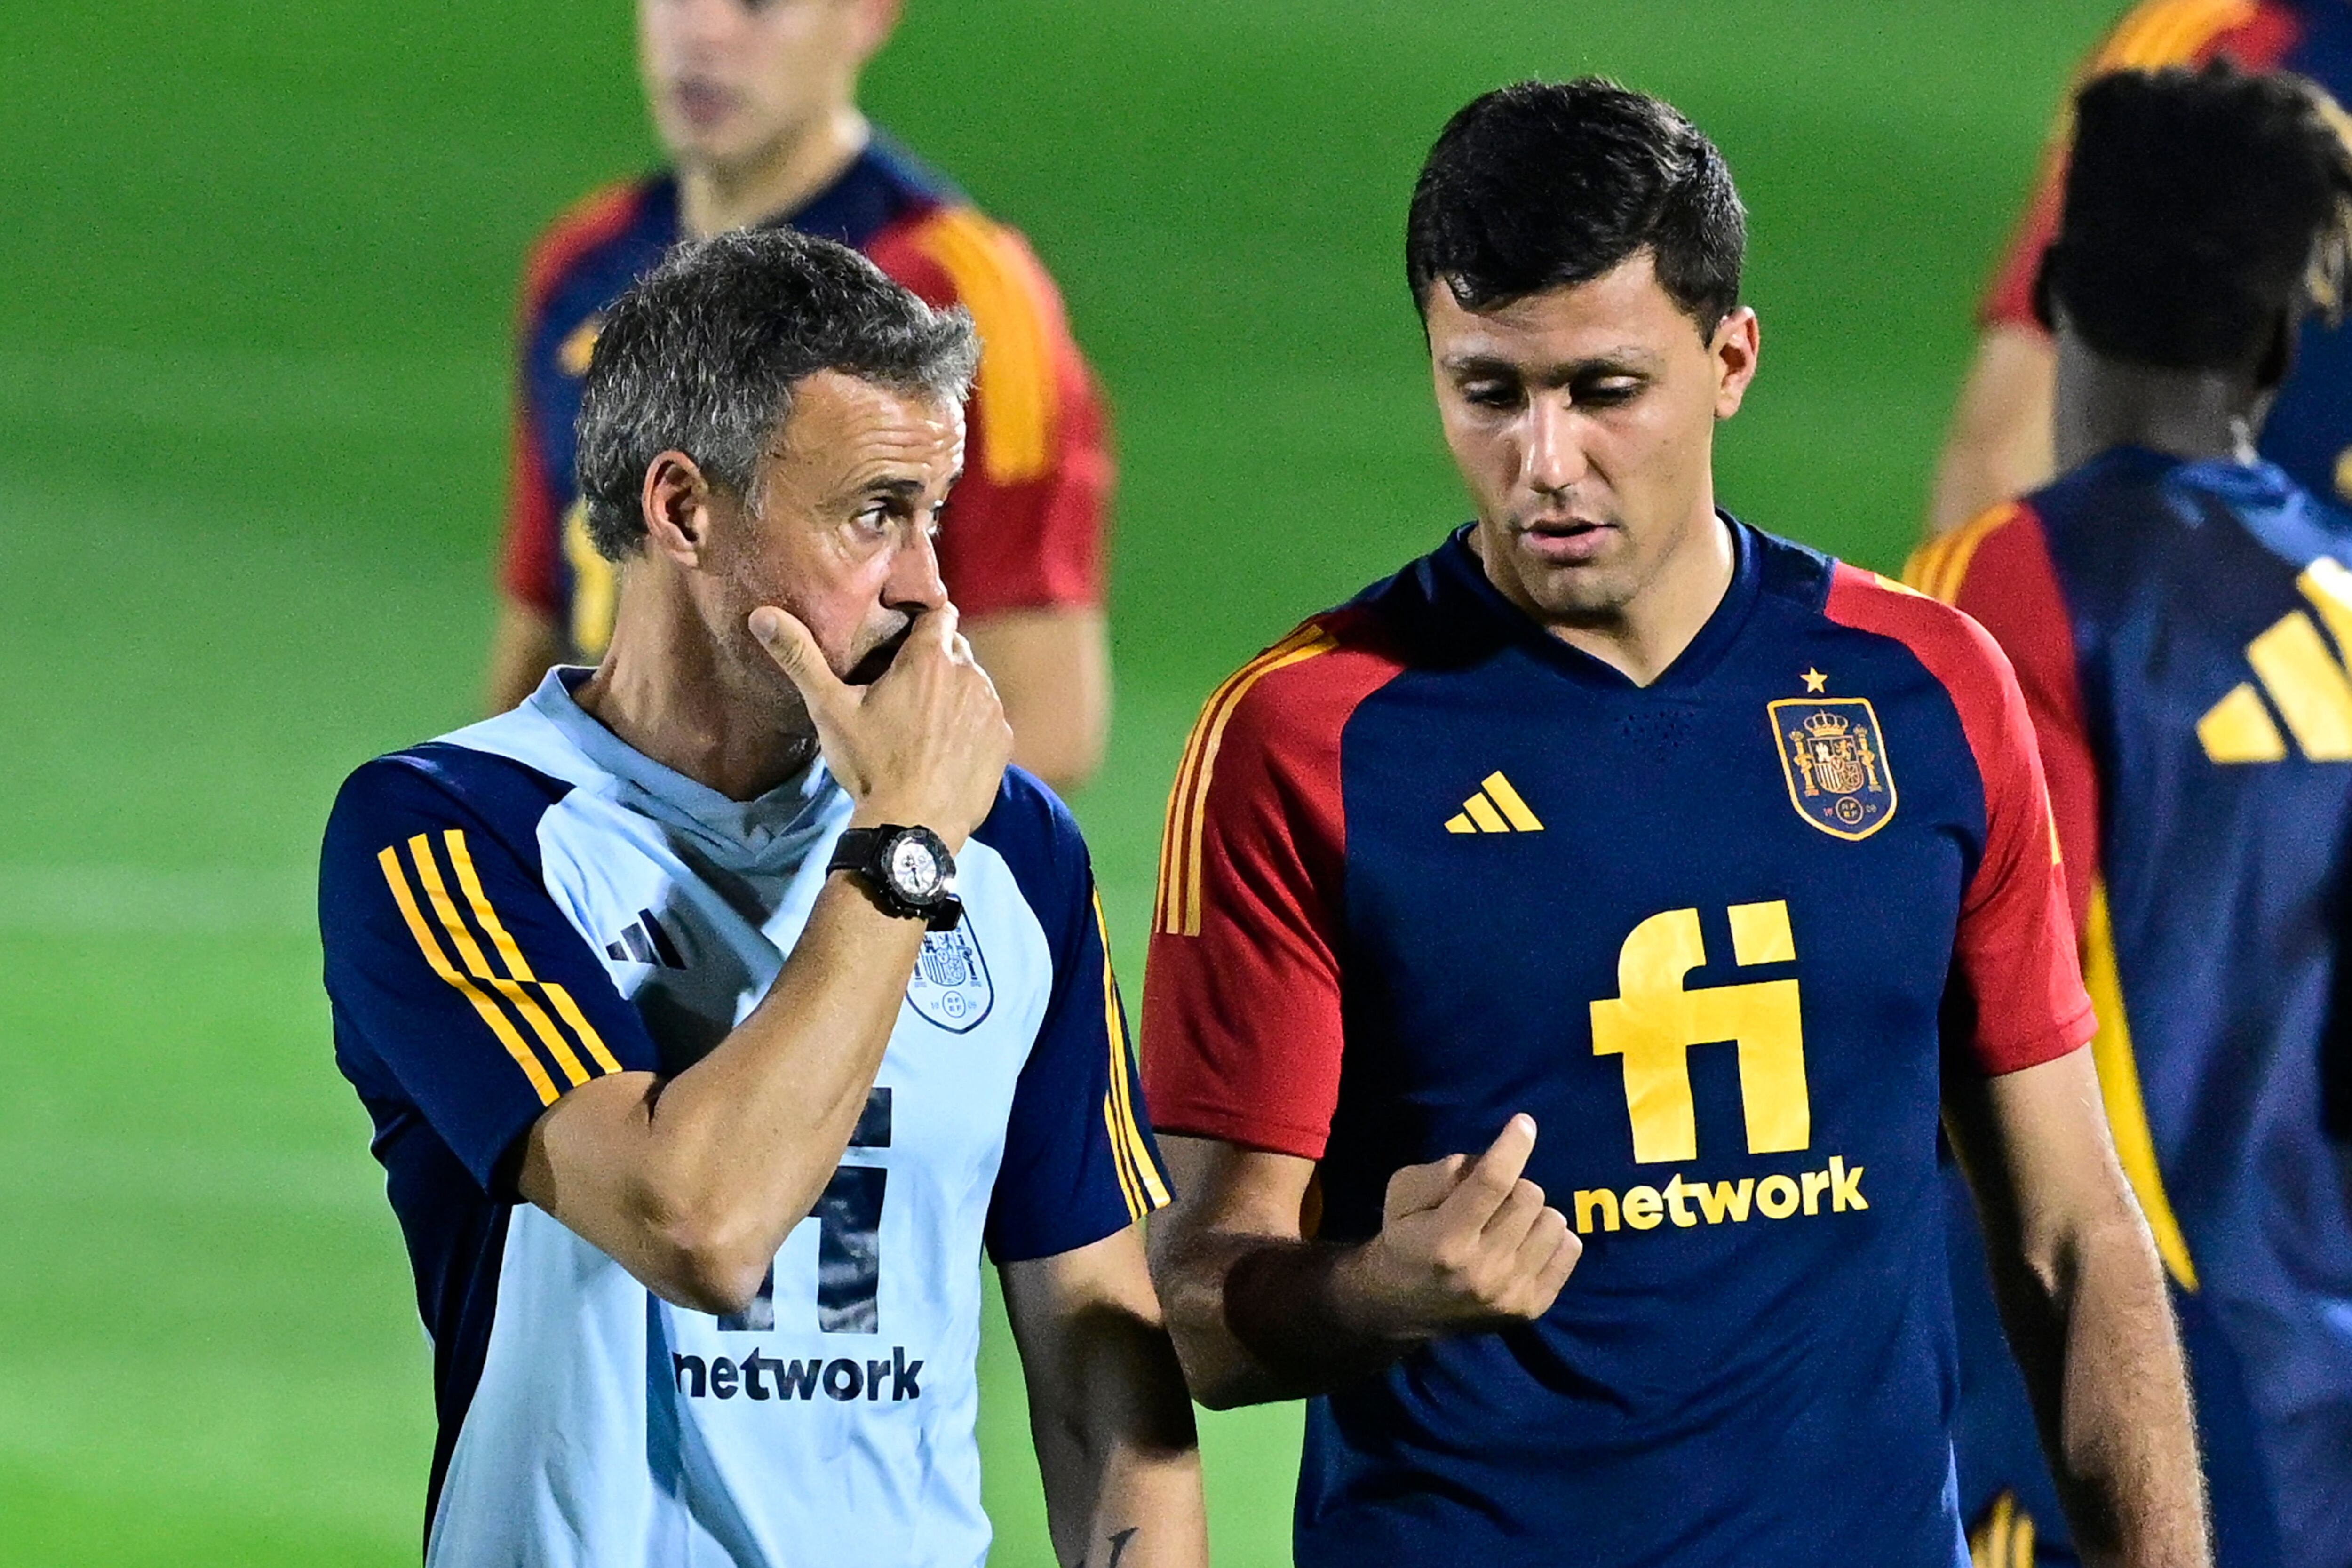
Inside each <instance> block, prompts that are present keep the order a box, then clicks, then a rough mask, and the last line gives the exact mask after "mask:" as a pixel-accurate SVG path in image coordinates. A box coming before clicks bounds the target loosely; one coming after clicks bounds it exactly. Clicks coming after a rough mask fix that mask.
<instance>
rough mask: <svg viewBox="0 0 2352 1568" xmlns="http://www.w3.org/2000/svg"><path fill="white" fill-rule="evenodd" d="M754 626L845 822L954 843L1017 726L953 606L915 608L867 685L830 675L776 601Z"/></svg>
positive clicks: (991, 789) (803, 630)
mask: <svg viewBox="0 0 2352 1568" xmlns="http://www.w3.org/2000/svg"><path fill="white" fill-rule="evenodd" d="M751 635H752V636H753V637H757V638H759V640H760V646H761V647H764V648H766V649H767V650H768V657H769V658H772V659H774V660H775V661H776V667H777V668H779V669H782V671H783V672H784V674H785V675H786V676H787V677H789V678H790V679H791V680H792V683H793V685H794V686H795V687H797V688H798V689H799V690H800V694H801V700H802V702H803V703H804V704H805V705H806V706H807V708H808V712H809V718H810V720H811V721H813V722H814V724H815V725H816V738H817V744H818V745H819V746H821V747H823V748H824V765H825V766H826V768H828V769H829V770H831V772H832V773H833V776H834V777H835V778H836V779H838V780H840V781H841V786H842V787H843V788H844V789H845V790H847V791H848V792H849V795H850V798H851V799H853V800H855V801H856V803H857V810H856V815H855V816H852V817H851V819H850V821H851V825H852V826H875V825H877V824H880V823H885V822H891V823H898V824H902V825H910V826H923V827H928V828H929V829H930V830H931V831H932V832H934V833H937V834H938V835H939V836H940V837H942V838H944V839H946V840H947V843H948V847H949V848H950V849H960V848H961V847H963V842H964V840H965V839H966V838H967V837H970V836H971V830H972V829H973V828H975V827H977V826H980V822H981V819H982V817H984V816H987V815H988V812H989V807H990V805H992V803H993V802H994V801H995V799H996V790H997V785H998V784H1000V783H1001V782H1002V781H1003V777H1004V764H1005V763H1006V762H1007V761H1008V760H1009V759H1010V758H1011V756H1012V754H1013V730H1012V727H1011V726H1010V725H1008V724H1007V723H1006V722H1005V721H1004V705H1003V703H1001V702H999V701H998V700H997V698H996V688H995V686H994V685H993V684H992V683H991V681H990V680H989V679H988V672H987V671H986V670H983V669H982V668H980V665H979V663H978V662H977V661H976V660H975V659H973V658H972V656H971V644H970V643H968V642H966V641H965V640H964V639H963V637H962V636H961V634H959V633H958V632H957V630H956V611H955V606H954V605H943V606H941V607H940V608H939V609H936V610H927V611H925V612H924V613H923V614H922V615H920V616H916V617H915V623H914V625H913V626H911V627H909V628H908V633H907V637H906V640H905V642H903V643H901V644H900V645H899V647H898V656H897V657H896V658H893V659H892V660H891V661H890V668H887V669H886V670H884V671H883V672H882V676H881V678H880V679H877V680H876V681H875V682H874V683H873V684H872V685H871V686H851V685H848V684H847V683H845V681H843V680H842V679H841V678H840V677H838V676H836V675H835V674H834V672H833V668H832V667H831V666H830V665H828V664H826V663H825V659H824V650H823V649H821V648H819V647H818V646H817V642H816V638H815V637H813V636H811V635H810V633H809V629H808V628H807V627H806V626H803V625H802V624H801V623H800V622H799V621H797V620H795V619H793V617H792V616H789V615H787V614H786V613H784V612H783V611H782V610H780V609H777V608H776V607H775V606H773V605H761V607H760V608H758V609H756V610H754V611H752V612H751Z"/></svg>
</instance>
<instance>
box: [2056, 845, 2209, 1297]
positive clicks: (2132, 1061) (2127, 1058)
mask: <svg viewBox="0 0 2352 1568" xmlns="http://www.w3.org/2000/svg"><path fill="white" fill-rule="evenodd" d="M2083 984H2084V989H2086V990H2088V991H2089V992H2090V994H2091V1006H2092V1008H2093V1010H2094V1011H2095V1012H2096V1013H2097V1014H2098V1016H2099V1032H2098V1034H2097V1035H2096V1036H2095V1037H2093V1038H2092V1041H2091V1059H2092V1061H2093V1063H2094V1064H2095V1066H2096V1067H2097V1068H2098V1069H2099V1098H2100V1099H2101V1100H2103V1101H2105V1105H2106V1111H2107V1127H2108V1130H2109V1131H2111V1132H2112V1133H2113V1134H2114V1135H2115V1140H2116V1159H2117V1160H2119V1161H2121V1162H2122V1163H2123V1168H2124V1174H2125V1175H2126V1177H2128V1178H2130V1181H2131V1187H2132V1193H2133V1195H2134V1196H2136V1197H2137V1198H2138V1199H2139V1207H2140V1212H2141V1213H2142V1214H2144V1215H2147V1228H2148V1230H2149V1231H2150V1233H2152V1234H2153V1235H2154V1236H2155V1237H2156V1250H2157V1255H2158V1257H2160V1258H2163V1259H2164V1267H2165V1268H2166V1269H2167V1271H2168V1272H2169V1273H2170V1274H2171V1276H2172V1278H2173V1279H2175V1280H2177V1281H2179V1285H2180V1288H2181V1289H2184V1290H2194V1289H2197V1266H2196V1265H2195V1264H2194V1263H2193V1262H2192V1261H2190V1259H2189V1238H2188V1237H2185V1236H2183V1235H2182V1234H2181V1231H2180V1221H2179V1219H2177V1218H2176V1217H2174V1215H2173V1212H2172V1200H2171V1198H2170V1197H2169V1196H2168V1195H2167V1194H2166V1193H2165V1190H2164V1173H2163V1172H2162V1171H2161V1170H2160V1169H2158V1165H2157V1161H2156V1134H2155V1132H2154V1131H2152V1130H2151V1129H2150V1128H2149V1126H2148V1124H2147V1100H2145V1099H2143V1098H2142V1097H2141V1094H2140V1087H2139V1058H2138V1057H2137V1055H2136V1054H2135V1053H2134V1051H2133V1050H2132V1038H2131V1023H2130V1021H2129V1019H2128V1018H2127V1017H2126V1015H2125V1010H2124V984H2123V973H2122V971H2121V970H2120V969H2119V968H2118V967H2117V966H2116V935H2115V924H2114V921H2113V920H2112V919H2111V918H2110V916H2109V915H2108V913H2107V889H2106V885H2105V883H2103V882H2094V883H2093V884H2092V885H2091V907H2090V910H2089V912H2088V913H2087V914H2086V915H2085V916H2084V921H2083Z"/></svg>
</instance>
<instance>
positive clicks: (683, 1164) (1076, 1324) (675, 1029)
mask: <svg viewBox="0 0 2352 1568" xmlns="http://www.w3.org/2000/svg"><path fill="white" fill-rule="evenodd" d="M977 355H978V344H977V342H976V338H975V334H974V331H973V329H972V325H971V321H970V319H969V318H968V317H966V316H965V315H964V314H963V313H962V312H961V310H950V311H939V310H933V309H932V308H931V307H929V306H928V305H926V304H924V303H923V302H922V301H921V300H919V299H918V298H917V297H916V296H915V295H913V294H912V293H910V292H908V290H907V289H905V288H903V287H901V286H900V285H898V283H895V282H893V281H891V280H890V279H887V278H886V277H885V276H884V275H883V274H882V273H881V272H880V271H879V270H877V268H875V266H874V265H873V264H872V263H871V262H869V261H867V260H866V259H865V258H862V257H860V256H858V255H857V254H856V252H854V251H851V250H849V249H847V248H845V247H842V246H839V245H836V244H834V243H832V242H830V241H827V240H822V239H814V238H810V237H803V236H799V235H795V234H792V233H789V232H782V231H755V232H744V233H734V234H729V235H723V236H720V237H716V238H713V239H709V240H707V241H703V242H699V243H697V244H691V245H688V246H684V247H680V248H679V249H677V251H675V252H674V253H673V254H672V255H671V257H670V258H669V259H668V260H667V261H666V262H665V263H664V264H663V265H662V266H661V267H660V268H657V269H656V270H655V271H654V272H653V273H651V274H650V275H649V276H647V277H646V278H645V279H642V280H641V281H639V282H638V283H636V284H635V285H634V286H633V287H632V288H631V289H629V290H628V292H627V293H626V294H625V296H624V297H623V298H622V299H621V300H620V301H619V302H618V303H617V304H616V305H615V306H614V309H613V311H612V313H611V315H610V317H609V319H608V320H607V322H606V324H605V327H604V332H603V334H602V336H601V337H600V338H599V340H598V342H597V344H596V348H595V352H594V357H593V363H591V365H590V368H589V371H588V375H587V382H586V387H585V390H584V394H583V405H582V412H581V418H580V479H581V481H582V489H583V493H584V494H585V495H586V496H587V498H588V505H589V519H590V526H591V529H592V531H593V538H594V542H595V545H596V548H597V549H598V550H599V551H601V552H603V553H604V555H605V556H606V557H607V558H608V559H610V560H612V561H613V562H614V563H616V564H617V566H618V568H619V576H620V589H619V605H618V612H617V619H616V623H615V629H614V637H613V640H612V643H611V645H610V647H609V648H608V649H607V651H606V652H605V654H604V660H603V662H602V663H601V664H600V665H598V666H597V667H596V668H594V669H593V670H590V669H585V668H557V669H555V670H553V671H551V672H550V673H549V675H548V677H547V679H545V681H544V682H543V683H542V684H541V686H540V688H539V689H538V690H537V691H536V692H535V693H534V694H533V695H532V696H531V697H530V699H529V700H526V701H525V702H524V703H522V704H521V705H520V707H518V708H516V709H514V710H510V711H509V712H507V713H504V714H501V715H499V717H497V718H495V719H491V720H488V721H485V722H483V723H480V724H477V725H474V726H472V727H471V728H469V729H466V730H461V731H457V733H455V734H452V735H448V736H445V737H443V738H442V739H440V740H438V741H434V742H428V743H426V744H424V745H419V746H415V747H413V748H411V749H409V750H406V751H404V752H397V753H395V754H393V755H391V756H386V757H382V758H378V759H377V760H375V761H374V762H372V763H368V764H366V765H365V766H363V767H362V768H360V769H359V770H358V771H357V772H356V773H353V774H352V777H351V778H350V780H349V781H348V782H347V783H346V784H344V786H343V789H342V792H341V796H340V797H339V799H338V800H337V802H336V805H335V808H334V812H333V815H332V816H331V820H330V822H329V825H328V828H327V835H326V847H325V853H324V857H323V864H322V867H321V871H320V924H321V928H322V932H323V936H324V942H325V950H326V982H327V990H328V992H329V994H330V996H331V999H332V1002H333V1013H334V1030H335V1048H336V1057H337V1061H338V1063H339V1065H340V1066H341V1068H342V1071H343V1073H344V1075H345V1076H346V1077H347V1078H349V1079H350V1080H351V1082H352V1085H353V1087H354V1088H355V1089H357V1090H358V1091H359V1095H360V1098H361V1100H362V1102H363V1103H364V1104H365V1106H366V1107H367V1110H368V1111H369V1113H370V1115H371V1116H372V1117H373V1121H374V1124H375V1142H374V1148H375V1152H376V1155H377V1157H378V1158H379V1159H380V1160H381V1161H382V1162H383V1166H384V1169H385V1171H386V1173H387V1175H388V1178H389V1180H388V1187H389V1195H390V1198H391V1202H392V1206H393V1209H394V1213H395V1215H397V1216H398V1219H399V1222H400V1226H401V1228H402V1230H403V1232H404V1235H405V1237H406V1240H407V1244H408V1250H409V1256H410V1258H411V1261H412V1263H413V1265H414V1268H415V1279H416V1290H417V1304H418V1308H419V1310H420V1311H421V1312H422V1314H423V1317H424V1320H425V1326H426V1328H427V1330H428V1331H430V1333H431V1336H432V1340H433V1350H434V1381H435V1398H436V1407H437V1411H438V1415H439V1421H440V1435H439V1441H438V1443H437V1445H436V1449H435V1453H434V1459H433V1468H432V1475H431V1481H430V1492H429V1499H428V1503H427V1517H428V1523H427V1539H426V1549H425V1556H426V1561H427V1562H428V1563H434V1564H444V1563H446V1564H453V1565H454V1564H467V1565H474V1564H480V1565H484V1568H488V1565H491V1564H496V1565H499V1568H511V1565H515V1564H530V1565H539V1564H550V1565H551V1564H564V1565H567V1568H654V1565H664V1568H667V1565H670V1564H680V1565H683V1564H687V1563H732V1564H737V1565H740V1568H766V1565H781V1564H783V1563H792V1564H793V1565H795V1568H804V1565H824V1568H834V1565H839V1568H851V1565H860V1568H866V1565H870V1568H885V1565H887V1568H973V1565H975V1564H977V1563H980V1562H981V1561H982V1559H983V1558H984V1557H985V1556H986V1554H987V1552H988V1546H989V1524H988V1521H987V1519H986V1518H985V1516H984V1515H983V1514H982V1511H981V1503H980V1455H979V1451H978V1447H977V1445H976V1443H975V1440H974V1436H973V1413H974V1408H975V1402H976V1397H977V1396H976V1392H975V1386H974V1361H975V1354H976V1351H977V1347H978V1344H979V1339H980V1303H981V1279H980V1260H981V1257H982V1249H983V1247H985V1249H986V1251H987V1252H988V1253H989V1254H990V1255H992V1257H993V1258H994V1260H995V1262H996V1264H997V1267H998V1268H999V1270H1000V1272H1001V1274H1002V1276H1003V1286H1004V1298H1005V1302H1006V1306H1007V1309H1008V1311H1009V1315H1010V1317H1011V1320H1012V1323H1013V1335H1014V1338H1015V1340H1016V1342H1017V1343H1018V1346H1019V1350H1020V1355H1021V1362H1022V1366H1023V1369H1024V1373H1025V1375H1026V1379H1027V1383H1028V1390H1029V1398H1030V1405H1031V1413H1032V1428H1033V1431H1034V1435H1035V1439H1036V1446H1037V1454H1038V1459H1039V1464H1040V1467H1041V1468H1042V1469H1043V1472H1044V1479H1045V1497H1046V1507H1047V1512H1048V1515H1049V1519H1050V1522H1051V1528H1052V1532H1053V1536H1054V1549H1055V1556H1056V1558H1057V1560H1058V1561H1060V1562H1062V1563H1083V1564H1086V1565H1087V1568H1110V1565H1111V1564H1114V1563H1115V1564H1117V1565H1118V1568H1161V1565H1167V1568H1201V1565H1202V1564H1203V1563H1205V1562H1206V1554H1205V1546H1204V1540H1203V1526H1202V1502H1201V1486H1200V1469H1199V1461H1198V1456H1197V1453H1196V1450H1195V1447H1194V1442H1193V1435H1192V1417H1191V1409H1190V1405H1189V1404H1188V1403H1187V1401H1186V1398H1185V1393H1184V1384H1183V1381H1182V1377H1181V1371H1180V1369H1179V1367H1178V1363H1177V1361H1176V1358H1175V1355H1174V1352H1173V1351H1172V1350H1171V1346H1170V1343H1169V1340H1168V1337H1167V1335H1166V1332H1165V1331H1164V1330H1163V1329H1162V1327H1161V1325H1160V1310H1159V1307H1158V1304H1157V1302H1156V1300H1154V1298H1153V1294H1152V1289H1151V1284H1150V1278H1149V1275H1148V1273H1147V1270H1146V1268H1145V1262H1144V1254H1143V1247H1142V1242H1141V1238H1140V1234H1139V1228H1138V1226H1139V1221H1140V1220H1141V1219H1142V1217H1143V1215H1145V1214H1146V1213H1148V1212H1149V1211H1150V1210H1151V1209H1153V1208H1155V1207H1158V1206H1160V1205H1164V1204H1165V1203H1167V1201H1168V1197H1169V1192H1168V1184H1167V1181H1166V1178H1165V1177H1164V1175H1163V1174H1162V1173H1161V1169H1160V1163H1159V1157H1158V1154H1157V1152H1156V1150H1155V1148H1154V1145H1153V1142H1152V1140H1151V1137H1150V1132H1149V1131H1148V1130H1147V1129H1146V1128H1145V1126H1144V1125H1143V1123H1142V1121H1141V1120H1140V1119H1139V1114H1138V1110H1137V1101H1138V1099H1139V1096H1138V1093H1137V1085H1136V1084H1135V1082H1134V1080H1133V1078H1132V1074H1131V1069H1130V1068H1129V1053H1128V1048H1127V1040H1126V1031H1125V1029H1124V1027H1123V1026H1122V1023H1121V1007H1120V1002H1119V997H1118V989H1117V987H1116V985H1115V984H1114V983H1113V981H1112V977H1111V973H1110V967H1109V961H1108V942H1107V941H1106V939H1105V935H1104V931H1103V927H1102V923H1101V916H1100V913H1099V906H1098V904H1097V900H1096V899H1095V896H1094V886H1093V874H1092V871H1091V869H1090V868H1089V865H1088V861H1087V851H1086V847H1085V845H1084V844H1083V843H1081V842H1080V840H1079V837H1078V834H1077V830H1076V826H1075V825H1074V824H1073V823H1072V821H1071V819H1070V816H1069V814H1068V813H1067V812H1066V810H1065V809H1064V808H1063V806H1062V805H1061V804H1060V803H1059V802H1058V801H1056V800H1055V798H1054V797H1053V795H1051V794H1050V793H1048V792H1047V791H1046V790H1045V789H1044V788H1043V787H1042V786H1040V785H1039V784H1037V783H1036V782H1035V781H1034V779H1032V778H1030V777H1029V776H1028V775H1027V774H1025V773H1022V772H1021V771H1020V770H1018V769H1008V768H1007V767H1006V765H1005V758H1006V755H1007V752H1008V748H1009V746H1010V736H1009V732H1008V731H1007V727H1006V724H1005V721H1004V716H1003V710H1002V708H1001V707H1000V706H999V704H998V702H997V699H996V694H995V692H994V690H993V689H992V687H991V686H990V683H989V680H988V678H987V676H986V675H984V674H983V673H982V670H981V668H980V667H979V666H978V665H977V664H975V663H974V662H973V659H972V655H971V648H970V647H968V646H967V645H966V643H965V641H964V639H963V637H961V636H960V635H959V634H958V633H957V630H956V612H955V609H954V607H953V606H952V605H950V604H949V603H948V600H947V596H946V592H945V590H944V589H943V587H942V586H941V584H940V573H939V559H938V554H937V552H936V548H935V544H936V541H935V535H936V533H937V531H938V529H939V526H940V509H941V506H942V504H943V503H944V502H945V501H946V500H947V496H948V491H949V489H950V486H951V485H953V483H954V482H955V479H956V478H957V475H958V473H959V472H960V471H961V467H962V462H963V448H964V422H963V414H962V403H963V399H964V395H965V393H966V391H967V390H968V387H969V384H970V381H971V374H972V370H973V366H974V363H975V362H976V359H977Z"/></svg>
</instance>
